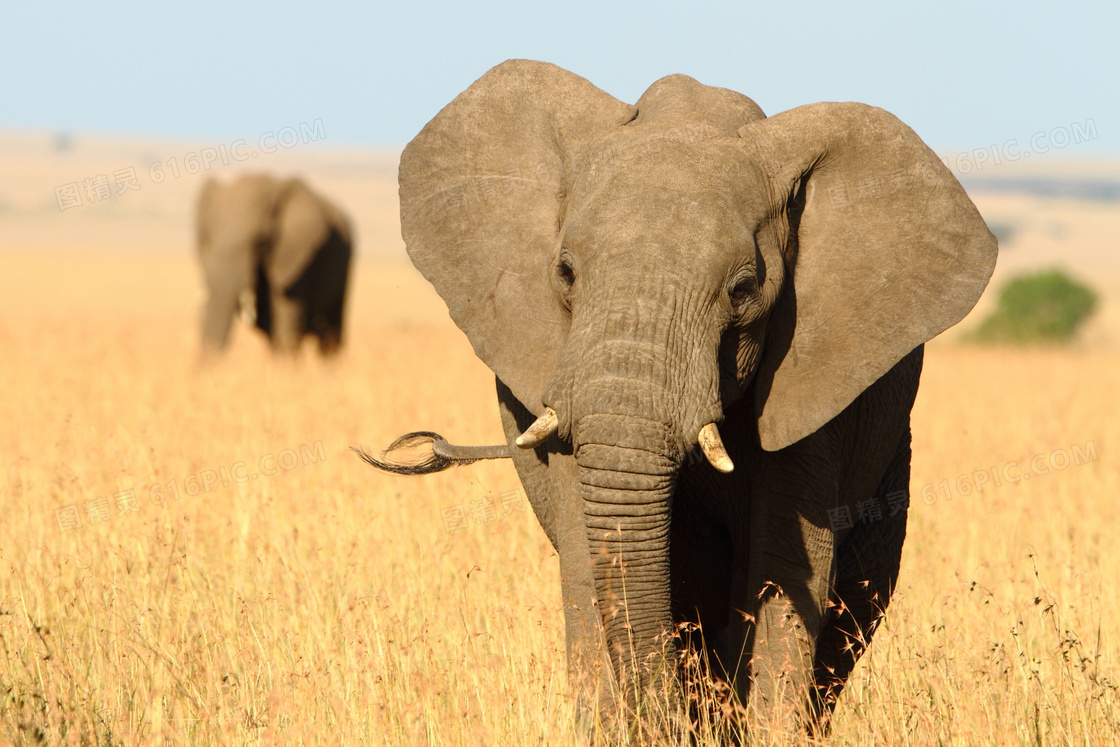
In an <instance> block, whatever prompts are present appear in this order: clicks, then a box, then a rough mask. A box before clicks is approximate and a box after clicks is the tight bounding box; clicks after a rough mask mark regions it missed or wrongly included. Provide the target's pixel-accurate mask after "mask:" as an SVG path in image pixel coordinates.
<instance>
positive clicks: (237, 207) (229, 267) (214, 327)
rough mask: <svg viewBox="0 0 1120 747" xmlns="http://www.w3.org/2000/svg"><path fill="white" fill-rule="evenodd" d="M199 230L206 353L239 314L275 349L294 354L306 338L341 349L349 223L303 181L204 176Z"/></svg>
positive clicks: (324, 348) (224, 338) (219, 345)
mask: <svg viewBox="0 0 1120 747" xmlns="http://www.w3.org/2000/svg"><path fill="white" fill-rule="evenodd" d="M197 230H198V253H199V259H200V260H201V262H202V269H203V275H204V279H205V282H206V287H207V291H208V297H207V300H206V307H205V310H204V312H203V319H202V343H203V348H204V350H206V351H210V352H215V351H219V350H221V349H223V348H224V347H225V346H226V343H227V342H228V339H229V331H230V324H231V322H232V320H233V317H234V316H235V315H236V314H238V313H239V312H240V313H241V314H242V315H243V316H245V317H247V318H248V319H249V320H251V321H254V322H255V324H256V326H257V327H258V328H259V329H261V330H262V331H263V332H264V333H265V334H266V335H268V337H269V339H270V340H271V342H272V347H273V349H274V350H275V351H277V352H281V353H289V354H292V353H295V352H296V351H297V350H298V349H299V345H300V342H301V340H302V339H303V336H304V335H305V334H311V335H314V336H315V337H317V338H318V340H319V349H320V351H321V352H322V353H323V354H331V353H335V352H337V351H338V348H339V346H340V345H341V344H342V316H343V306H344V303H345V299H346V282H347V277H348V275H349V272H350V255H351V229H350V222H349V221H348V220H347V218H346V216H345V215H344V214H343V213H342V211H341V210H339V209H338V207H336V206H335V205H334V204H332V203H331V202H330V201H329V200H327V199H326V198H324V197H322V196H321V195H319V194H316V193H315V192H313V191H312V190H311V189H310V188H309V187H308V186H307V185H306V184H304V183H303V181H301V180H299V179H276V178H273V177H270V176H264V175H257V174H253V175H247V176H243V177H241V178H240V179H237V180H236V181H234V182H232V183H229V184H222V183H219V182H217V181H215V180H213V179H210V180H208V181H207V182H206V184H205V185H204V186H203V188H202V192H201V194H200V195H199V198H198V209H197Z"/></svg>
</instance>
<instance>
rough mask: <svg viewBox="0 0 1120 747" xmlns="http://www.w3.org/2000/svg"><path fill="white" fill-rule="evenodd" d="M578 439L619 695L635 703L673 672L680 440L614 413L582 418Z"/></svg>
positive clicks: (663, 428)
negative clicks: (674, 517) (672, 531)
mask: <svg viewBox="0 0 1120 747" xmlns="http://www.w3.org/2000/svg"><path fill="white" fill-rule="evenodd" d="M578 433H579V437H578V441H577V445H576V461H577V464H578V465H579V481H580V489H581V494H582V498H583V506H584V514H585V519H586V526H587V537H588V544H589V548H590V551H591V562H592V573H593V577H594V580H595V586H596V592H597V598H598V604H599V610H600V613H601V615H602V619H603V626H604V632H605V634H606V642H607V646H608V650H609V652H610V656H611V660H612V662H613V664H614V669H615V673H616V675H617V676H618V682H619V684H620V686H621V689H622V694H623V695H624V699H625V700H626V701H627V702H629V703H630V704H631V705H634V704H635V701H636V700H637V698H638V697H639V696H640V694H641V693H642V691H644V690H645V688H646V687H647V686H649V685H650V684H651V683H652V682H653V681H654V680H655V679H657V677H658V675H659V674H660V673H662V672H665V673H668V674H670V675H672V674H674V673H675V647H674V641H673V640H672V635H673V632H674V631H673V627H672V616H671V609H670V602H669V525H670V512H671V507H672V503H671V501H672V493H673V488H674V486H675V483H676V475H677V470H678V469H679V465H680V459H679V457H678V456H677V454H676V453H675V452H676V449H674V448H673V447H672V446H671V444H673V443H674V442H675V441H676V439H675V436H674V434H672V433H671V432H670V431H669V428H668V427H667V426H666V425H664V424H662V423H661V422H658V421H655V420H649V419H645V418H636V417H633V416H628V415H613V414H592V415H587V416H584V417H583V418H581V419H580V421H579V423H578ZM651 445H654V446H651Z"/></svg>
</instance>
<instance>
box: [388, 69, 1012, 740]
mask: <svg viewBox="0 0 1120 747" xmlns="http://www.w3.org/2000/svg"><path fill="white" fill-rule="evenodd" d="M400 193H401V220H402V230H403V234H404V238H405V241H406V244H407V247H408V251H409V254H410V256H411V257H412V259H413V261H414V263H415V264H416V266H417V267H418V268H419V269H420V270H421V272H422V273H423V274H424V275H425V276H426V277H427V278H428V279H429V280H430V281H431V282H432V283H433V284H434V286H435V288H436V290H437V291H438V292H439V293H440V295H441V296H442V297H443V298H444V300H445V301H446V302H447V305H448V308H449V310H450V313H451V316H452V318H453V319H454V320H455V322H456V323H457V324H458V325H459V327H460V328H461V329H462V330H463V331H464V332H465V333H466V334H467V336H468V337H469V338H470V340H471V343H472V344H473V346H474V349H475V351H476V352H477V354H478V355H479V357H481V358H482V360H483V361H485V362H486V363H487V365H489V366H490V367H491V368H492V369H493V370H494V372H495V374H496V375H497V379H498V398H499V402H500V409H501V415H502V422H503V424H504V426H505V431H506V435H507V437H508V441H509V444H510V448H511V451H512V452H513V457H514V462H515V464H516V468H517V471H518V474H519V475H520V477H521V480H522V482H523V483H524V486H525V489H526V492H527V494H528V496H529V498H530V500H531V502H532V505H533V508H534V510H535V512H536V515H537V517H538V519H539V520H540V523H541V525H542V526H543V527H544V530H545V532H546V533H547V535H548V537H549V539H550V540H551V541H552V544H553V546H554V547H555V548H556V550H557V553H558V554H559V557H560V570H561V574H562V579H563V597H564V603H565V607H564V610H565V615H566V624H567V638H568V654H569V664H570V666H571V669H572V672H573V675H574V676H575V677H576V678H577V682H579V683H580V685H581V686H583V687H586V688H589V692H597V693H598V697H599V698H600V700H599V704H600V707H601V708H603V709H607V710H611V709H613V708H615V707H616V706H618V705H620V704H629V705H630V706H633V705H634V704H635V703H636V702H637V700H638V699H639V698H640V697H641V693H642V692H644V688H645V687H646V686H648V685H649V684H650V683H651V682H652V681H654V679H655V671H656V670H657V668H658V667H660V666H663V665H664V664H665V663H666V662H665V660H664V659H663V658H662V652H663V650H664V648H665V647H664V646H663V645H662V644H663V642H664V641H665V640H666V639H667V637H669V636H671V635H672V634H673V633H674V632H675V630H676V627H675V626H676V624H678V623H680V622H683V621H699V622H701V623H702V624H703V630H704V634H705V637H706V642H707V644H708V646H709V653H710V655H711V657H712V661H713V662H715V666H716V667H717V671H720V672H722V673H723V674H724V675H725V676H727V677H728V678H729V679H730V680H731V681H732V682H733V683H734V687H735V690H736V691H737V693H738V695H739V696H740V697H741V698H742V699H744V701H745V700H746V699H747V698H748V696H749V698H750V705H751V708H752V710H755V711H757V712H759V713H761V714H763V715H764V716H765V717H766V718H772V717H774V714H776V713H779V712H781V713H793V714H795V715H797V714H800V715H801V716H804V715H805V714H806V713H807V712H813V713H816V714H817V715H818V716H820V715H821V714H827V712H828V711H829V710H830V709H831V707H832V703H833V702H834V699H835V696H836V694H837V693H838V692H839V690H840V688H841V687H842V686H843V684H844V681H845V679H846V678H847V676H848V674H849V673H850V671H851V669H852V667H853V666H854V664H855V662H856V660H857V659H858V657H859V656H860V654H861V653H862V652H863V650H864V648H865V645H866V642H867V641H868V640H869V639H870V637H871V634H872V632H873V631H874V629H875V626H876V624H877V622H878V620H879V618H880V615H881V613H882V610H883V609H884V608H885V607H886V606H887V603H888V601H889V598H890V594H891V591H892V589H893V587H894V585H895V582H896V578H897V573H898V564H899V556H900V553H901V549H902V541H903V536H904V534H905V527H906V509H905V506H906V503H907V500H906V496H907V494H908V483H909V469H910V424H909V419H910V410H911V406H912V405H913V402H914V396H915V393H916V391H917V386H918V377H919V373H920V370H921V360H922V343H924V342H925V341H926V340H928V339H930V338H932V337H933V336H935V335H936V334H938V333H939V332H941V331H943V330H944V329H946V328H948V327H949V326H951V325H953V324H955V323H956V322H957V321H959V320H960V319H961V318H962V317H963V316H964V315H965V314H966V313H967V312H968V311H969V309H971V308H972V306H973V304H974V303H975V302H976V300H977V299H978V297H979V296H980V293H981V292H982V290H983V289H984V287H985V285H986V284H987V281H988V278H989V277H990V275H991V273H992V270H993V268H994V265H995V260H996V241H995V238H994V237H993V236H992V235H991V233H990V232H989V231H988V229H987V227H986V226H985V224H984V221H983V219H982V218H981V217H980V215H979V213H978V212H977V210H976V208H975V207H974V206H973V204H972V202H971V201H970V200H969V199H968V197H967V196H966V195H965V193H964V191H963V190H962V188H961V187H960V185H959V184H958V183H957V181H956V179H954V177H953V176H952V174H951V173H950V172H949V171H948V170H946V169H945V168H944V166H943V165H942V164H941V162H940V161H939V160H938V158H937V156H936V155H935V154H934V153H933V152H932V151H930V149H929V148H928V147H926V146H925V145H924V144H923V143H922V142H921V140H920V139H919V138H918V137H917V135H915V134H914V132H913V131H912V130H910V129H909V128H908V127H906V126H905V125H904V124H902V123H901V122H899V121H898V120H897V119H896V118H895V117H893V116H892V115H890V114H888V113H887V112H885V111H882V110H880V109H875V108H873V107H869V106H865V105H862V104H851V103H847V104H833V103H828V104H814V105H810V106H804V107H799V108H796V109H793V110H790V111H787V112H784V113H782V114H778V115H776V116H773V117H769V118H766V117H764V115H763V113H762V111H761V110H760V109H759V108H758V106H757V105H755V103H754V102H752V101H751V100H750V99H748V98H746V97H745V96H742V95H740V94H737V93H734V92H732V91H728V90H724V89H717V88H709V87H707V86H703V85H700V84H699V83H697V82H696V81H694V80H692V79H691V78H688V77H685V76H679V75H677V76H670V77H668V78H663V79H662V80H660V81H658V82H656V83H655V84H654V85H653V86H651V87H650V89H649V90H648V91H646V93H645V94H644V95H643V96H642V98H641V99H640V100H639V101H638V103H637V105H636V106H630V105H628V104H625V103H622V102H620V101H617V100H616V99H614V98H612V97H611V96H609V95H608V94H606V93H604V92H602V91H600V90H598V89H597V88H595V87H594V86H592V85H591V84H590V83H588V82H587V81H586V80H584V79H582V78H579V77H578V76H576V75H573V74H571V73H568V72H566V71H564V70H561V69H559V68H557V67H555V66H552V65H548V64H544V63H537V62H528V61H510V62H507V63H504V64H502V65H499V66H498V67H496V68H494V69H493V70H491V71H490V72H488V73H487V74H486V75H484V76H483V77H482V78H481V79H479V80H478V81H477V82H476V83H474V84H473V85H472V86H471V87H470V88H469V89H468V90H467V91H466V92H464V93H463V94H461V95H460V96H459V97H457V98H456V99H455V100H454V101H453V102H452V103H451V104H449V105H448V106H447V107H446V108H444V109H443V111H441V112H440V113H439V114H438V115H437V116H436V117H435V118H434V119H433V120H432V121H431V122H430V123H429V124H428V125H427V126H426V127H425V128H424V130H423V131H422V132H421V133H420V134H419V135H418V136H417V137H416V138H415V139H414V140H413V141H412V142H411V143H410V144H409V146H408V147H407V148H406V150H405V151H404V154H403V156H402V158H401V166H400ZM545 406H549V407H552V408H553V409H554V410H555V411H556V413H557V414H558V416H559V430H558V432H557V434H556V435H555V436H553V437H551V438H550V439H549V440H548V441H547V442H545V443H544V444H543V445H541V446H540V447H538V448H536V449H530V450H524V449H518V448H516V447H515V446H514V439H515V438H516V437H517V436H518V434H519V433H521V432H522V431H524V430H525V429H526V428H527V427H528V426H529V425H530V423H532V422H533V420H534V418H535V417H536V416H537V415H540V414H541V413H542V412H543V410H544V407H545ZM712 422H714V423H717V424H718V427H719V430H720V432H721V434H722V436H723V440H724V443H725V445H726V448H727V451H728V453H729V455H730V457H731V459H732V460H733V461H734V464H735V469H734V472H732V473H731V474H723V473H720V472H717V471H716V470H715V469H713V468H712V466H710V465H709V464H708V463H707V461H705V459H704V458H703V456H701V455H700V454H699V452H698V450H697V439H698V432H699V431H700V429H701V428H702V427H703V426H704V425H705V424H707V423H712ZM870 501H875V502H876V503H875V504H870V503H868V502H870ZM872 505H874V506H875V508H871V509H870V510H867V509H868V507H869V506H872ZM861 508H863V509H865V510H864V514H865V516H866V517H867V520H866V521H864V522H861V521H860V515H861V511H860V509H861ZM844 510H847V511H849V512H850V515H851V517H852V518H853V523H854V526H852V527H851V528H849V527H847V526H844V524H843V522H842V520H841V519H842V513H838V511H840V512H842V511H844ZM841 600H842V602H843V607H842V608H839V607H837V605H838V603H839V602H840V601H841ZM675 655H676V654H675V653H674V650H673V647H672V646H669V648H668V653H667V656H668V663H669V664H670V665H671V664H672V663H673V660H674V658H675ZM591 688H598V689H597V690H590V689H591ZM592 697H594V696H592ZM779 706H782V707H781V708H779Z"/></svg>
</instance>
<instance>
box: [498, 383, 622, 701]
mask: <svg viewBox="0 0 1120 747" xmlns="http://www.w3.org/2000/svg"><path fill="white" fill-rule="evenodd" d="M497 384H498V403H499V409H500V410H501V415H502V426H503V428H504V429H505V433H506V440H507V441H508V442H509V448H510V452H511V455H512V457H513V463H514V466H515V468H516V469H517V473H518V476H519V477H520V478H521V484H522V485H523V486H524V487H525V492H526V494H527V496H528V498H529V502H530V504H531V505H532V506H533V511H534V513H535V514H536V516H537V520H538V521H539V522H540V524H541V527H542V528H543V529H544V531H545V534H546V535H548V539H549V541H550V542H551V543H552V546H553V548H554V549H555V550H556V553H557V555H558V556H559V558H560V583H561V594H562V598H563V603H564V627H565V632H566V638H567V652H568V673H569V677H570V678H571V682H572V689H573V690H574V691H575V692H576V693H577V698H578V700H579V706H580V711H581V712H582V715H583V716H584V717H588V716H592V715H593V714H594V713H596V712H598V713H610V712H612V711H613V710H614V704H615V686H614V683H613V681H612V680H611V679H610V675H611V673H612V671H613V669H612V665H611V661H610V657H609V656H608V655H607V650H606V639H605V637H604V635H603V625H602V620H601V617H600V613H599V608H598V606H597V605H596V603H595V579H594V577H593V576H592V570H591V568H592V566H591V555H590V549H589V547H588V542H587V530H586V528H585V519H584V511H583V501H582V498H581V497H580V492H579V476H578V467H577V465H576V461H575V457H573V456H572V455H571V454H570V453H565V451H564V449H563V444H562V443H561V442H560V441H559V440H558V439H556V438H555V437H552V438H550V439H549V440H548V441H546V442H545V444H544V445H542V446H541V447H540V448H538V449H520V448H518V447H517V446H516V445H515V444H514V441H515V439H516V438H517V437H518V436H519V435H520V434H521V433H523V432H524V431H525V429H527V428H528V427H529V425H530V424H531V423H532V422H533V421H534V420H535V417H534V416H533V414H532V413H530V412H529V411H528V410H527V409H526V408H525V407H524V406H523V405H522V404H521V403H520V402H519V401H518V400H517V399H516V398H515V397H514V396H513V394H512V393H511V392H510V390H509V389H508V388H507V387H506V386H505V385H504V384H503V383H502V382H501V380H500V379H499V380H498V382H497Z"/></svg>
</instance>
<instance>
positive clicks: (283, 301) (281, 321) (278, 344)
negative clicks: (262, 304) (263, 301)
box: [269, 286, 304, 355]
mask: <svg viewBox="0 0 1120 747" xmlns="http://www.w3.org/2000/svg"><path fill="white" fill-rule="evenodd" d="M269 306H270V310H271V313H272V349H273V350H275V351H276V352H278V353H286V354H288V355H295V354H296V353H297V352H299V343H300V340H302V339H303V332H304V329H303V323H304V309H303V304H302V303H300V302H299V301H298V300H296V299H293V298H288V296H287V295H285V294H284V293H283V292H282V291H277V290H276V288H275V286H274V287H273V290H272V295H271V297H270V298H269Z"/></svg>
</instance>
